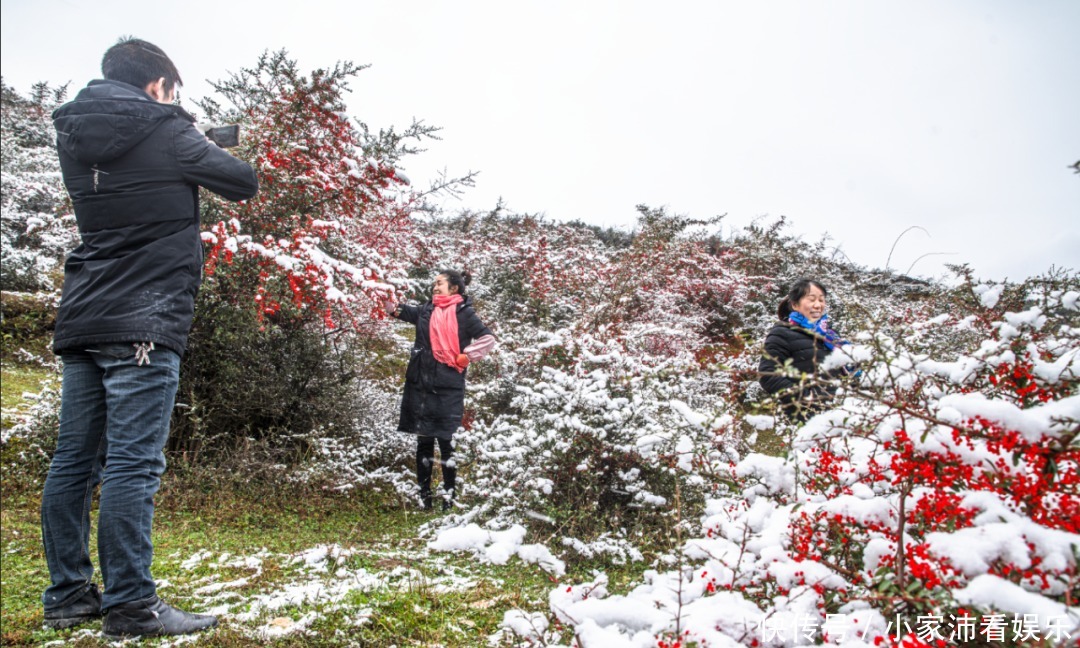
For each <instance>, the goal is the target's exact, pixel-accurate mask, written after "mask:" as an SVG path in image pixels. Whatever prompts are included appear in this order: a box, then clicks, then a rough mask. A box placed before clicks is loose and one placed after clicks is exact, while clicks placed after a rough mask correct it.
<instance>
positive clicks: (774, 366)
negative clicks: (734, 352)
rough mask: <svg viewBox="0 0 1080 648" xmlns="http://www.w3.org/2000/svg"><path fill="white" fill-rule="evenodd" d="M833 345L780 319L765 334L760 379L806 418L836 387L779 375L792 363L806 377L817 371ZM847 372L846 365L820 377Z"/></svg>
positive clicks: (789, 411) (797, 416) (797, 415)
mask: <svg viewBox="0 0 1080 648" xmlns="http://www.w3.org/2000/svg"><path fill="white" fill-rule="evenodd" d="M829 353H831V349H829V347H827V346H825V342H824V338H822V337H820V336H817V335H814V334H812V333H811V332H810V331H807V330H805V329H802V328H800V327H798V326H795V325H794V324H791V323H789V322H777V323H776V324H775V325H774V326H773V327H772V329H771V330H770V331H769V334H768V335H767V336H766V337H765V354H764V355H763V356H762V357H761V362H760V363H759V364H758V372H760V373H761V374H762V375H761V378H760V380H759V382H760V383H761V386H762V387H764V388H765V391H767V392H769V393H770V394H775V395H777V396H778V397H779V399H780V403H781V404H782V405H783V408H784V411H785V412H786V413H787V414H788V415H789V416H791V417H792V418H795V419H796V420H806V419H807V418H808V417H809V416H810V415H811V414H812V413H813V412H814V410H815V409H816V406H817V405H820V404H822V403H823V401H825V400H828V399H829V398H831V397H832V395H833V393H834V392H835V391H836V390H835V388H832V387H825V386H822V385H815V384H813V383H811V382H807V381H805V380H803V381H800V380H796V379H793V378H789V377H787V376H783V375H779V374H780V373H781V372H782V368H783V366H784V364H785V363H786V362H787V361H788V360H791V366H792V367H794V368H795V369H797V370H798V371H799V372H801V373H802V374H804V376H805V377H806V378H812V377H814V376H815V375H817V374H818V373H819V372H818V365H820V364H821V363H822V362H824V361H825V358H826V357H827V356H828V355H829ZM842 373H844V370H843V369H839V370H838V371H837V372H831V373H829V374H826V375H822V376H819V377H822V378H829V377H833V376H834V375H839V374H842Z"/></svg>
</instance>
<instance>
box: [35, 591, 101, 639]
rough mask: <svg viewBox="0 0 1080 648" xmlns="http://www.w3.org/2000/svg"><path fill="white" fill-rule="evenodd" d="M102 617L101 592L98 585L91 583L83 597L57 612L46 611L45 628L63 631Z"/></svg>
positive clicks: (57, 609) (56, 610)
mask: <svg viewBox="0 0 1080 648" xmlns="http://www.w3.org/2000/svg"><path fill="white" fill-rule="evenodd" d="M100 617H101V592H99V591H98V588H97V585H94V584H93V583H90V585H89V586H88V587H87V588H86V589H85V590H84V591H83V593H82V595H81V596H79V597H78V598H76V599H75V600H74V601H72V602H71V603H69V604H68V605H65V606H64V607H60V608H56V609H55V610H45V627H46V628H52V629H53V630H63V629H64V628H71V627H73V626H77V625H79V624H80V623H86V622H87V621H93V620H94V619H97V618H100Z"/></svg>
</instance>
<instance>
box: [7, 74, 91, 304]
mask: <svg viewBox="0 0 1080 648" xmlns="http://www.w3.org/2000/svg"><path fill="white" fill-rule="evenodd" d="M65 93H66V87H60V88H51V87H49V86H48V85H47V84H44V83H42V84H37V85H36V86H34V88H33V91H32V92H31V95H30V97H29V98H24V97H22V96H21V95H19V93H18V92H16V91H15V90H14V89H13V88H11V87H9V86H7V85H6V84H4V85H3V86H2V98H0V107H2V111H3V120H2V124H3V126H2V134H0V184H2V186H3V189H2V191H0V194H2V196H3V197H2V199H0V210H2V217H0V222H2V226H0V255H2V256H3V259H4V262H3V264H2V265H0V289H3V290H5V291H23V292H31V291H39V290H50V291H51V290H56V289H59V288H60V281H59V276H60V275H59V271H60V266H61V264H62V263H63V260H64V255H65V254H66V253H67V252H68V251H70V250H71V249H72V248H73V247H75V245H76V244H77V242H78V233H77V232H76V230H75V217H74V215H73V214H72V213H71V207H70V204H69V203H68V202H67V192H66V191H65V190H64V185H63V182H62V180H61V177H60V162H59V160H58V159H57V157H56V131H55V130H54V129H53V126H52V121H51V118H50V115H51V113H52V110H53V109H54V108H56V107H57V106H58V105H60V104H61V103H62V102H63V101H64V96H65Z"/></svg>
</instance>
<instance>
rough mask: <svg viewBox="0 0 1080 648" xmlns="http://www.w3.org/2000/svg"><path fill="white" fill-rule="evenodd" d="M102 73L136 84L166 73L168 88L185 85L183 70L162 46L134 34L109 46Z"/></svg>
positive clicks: (140, 86)
mask: <svg viewBox="0 0 1080 648" xmlns="http://www.w3.org/2000/svg"><path fill="white" fill-rule="evenodd" d="M101 74H102V75H103V76H104V77H105V78H106V79H110V80H112V81H123V82H124V83H130V84H131V85H133V86H135V87H136V88H146V86H148V85H150V84H151V83H153V82H155V81H157V80H158V79H160V78H162V77H164V79H165V91H166V92H172V91H173V89H174V88H175V87H176V86H178V85H184V82H183V81H182V80H181V79H180V72H178V71H177V69H176V66H175V65H173V62H172V61H171V60H170V59H169V57H168V56H166V55H165V52H163V51H162V50H161V48H160V47H158V46H157V45H154V44H153V43H147V42H146V41H144V40H140V39H138V38H132V37H131V36H125V37H123V38H121V39H120V40H118V41H117V42H116V45H113V46H112V47H110V48H109V49H108V50H106V52H105V56H103V57H102V59H101Z"/></svg>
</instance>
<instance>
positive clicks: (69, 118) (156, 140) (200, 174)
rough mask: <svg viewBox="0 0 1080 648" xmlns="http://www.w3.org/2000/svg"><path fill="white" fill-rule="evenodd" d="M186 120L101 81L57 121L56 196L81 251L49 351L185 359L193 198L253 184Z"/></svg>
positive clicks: (194, 263)
mask: <svg viewBox="0 0 1080 648" xmlns="http://www.w3.org/2000/svg"><path fill="white" fill-rule="evenodd" d="M194 122H195V119H194V118H193V117H192V116H191V115H189V114H188V113H187V112H186V111H185V110H184V109H183V108H180V107H179V106H174V105H171V104H162V103H159V102H157V101H155V100H154V99H153V98H152V97H150V95H148V94H146V92H144V91H143V90H141V89H139V88H137V87H135V86H132V85H128V84H127V83H122V82H119V81H108V80H97V81H91V82H90V84H89V85H88V86H87V87H86V88H84V89H83V90H82V91H81V92H79V94H78V96H76V97H75V99H74V100H73V101H71V102H69V103H66V104H64V105H63V106H61V107H59V108H57V109H56V111H55V112H54V113H53V124H54V125H55V126H56V132H57V150H58V154H59V156H60V169H61V171H62V172H63V176H64V184H65V185H66V187H67V190H68V193H69V194H70V195H71V199H72V201H73V202H74V205H75V220H76V221H77V222H78V226H79V235H80V237H81V239H82V243H81V245H79V246H78V247H77V248H75V250H74V251H73V252H72V253H71V254H70V255H68V257H67V261H66V263H65V264H64V291H63V295H62V297H61V299H60V308H59V311H58V313H57V317H56V335H55V338H54V341H53V350H54V351H55V352H56V353H61V352H63V351H65V350H71V349H78V348H82V347H84V346H88V345H93V344H101V343H110V342H153V343H155V344H159V345H162V346H164V347H167V348H169V349H172V350H174V351H176V352H177V353H181V354H182V353H183V352H184V350H185V349H186V347H187V337H188V332H189V331H190V329H191V320H192V317H193V315H194V308H195V294H196V293H197V292H198V289H199V284H200V282H201V280H202V261H203V250H202V242H201V240H200V234H199V187H200V186H203V187H206V188H207V189H209V190H211V191H213V192H214V193H217V194H220V195H222V196H224V197H225V198H227V199H229V200H244V199H246V198H251V197H252V196H254V195H255V193H256V192H257V191H258V188H259V185H258V180H257V179H256V177H255V172H254V170H253V169H252V168H251V166H249V165H248V164H247V163H245V162H243V161H241V160H238V159H236V158H235V157H233V156H232V155H230V154H228V153H226V152H225V151H223V150H222V149H220V148H218V147H217V146H216V145H214V144H211V143H210V142H209V141H207V139H206V137H204V136H203V134H202V133H200V132H199V131H198V129H196V128H195V126H194Z"/></svg>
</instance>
